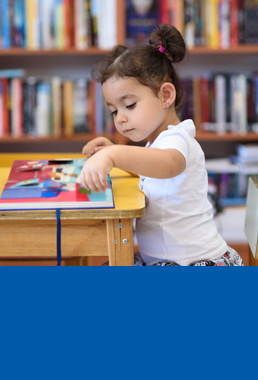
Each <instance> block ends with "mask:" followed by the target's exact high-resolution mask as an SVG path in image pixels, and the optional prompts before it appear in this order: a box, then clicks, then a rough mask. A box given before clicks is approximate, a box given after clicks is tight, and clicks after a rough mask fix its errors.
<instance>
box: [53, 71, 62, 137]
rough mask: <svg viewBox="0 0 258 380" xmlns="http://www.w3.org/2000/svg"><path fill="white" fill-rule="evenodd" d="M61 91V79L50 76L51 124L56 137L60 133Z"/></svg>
mask: <svg viewBox="0 0 258 380" xmlns="http://www.w3.org/2000/svg"><path fill="white" fill-rule="evenodd" d="M61 99H62V92H61V79H60V78H59V77H54V78H52V124H53V135H54V136H56V137H58V136H61V134H62V119H61V112H62V109H61V107H62V105H61Z"/></svg>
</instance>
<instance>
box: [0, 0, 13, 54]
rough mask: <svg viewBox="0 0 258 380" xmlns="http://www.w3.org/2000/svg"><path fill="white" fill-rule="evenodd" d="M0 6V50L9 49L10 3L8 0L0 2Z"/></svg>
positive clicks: (0, 0)
mask: <svg viewBox="0 0 258 380" xmlns="http://www.w3.org/2000/svg"><path fill="white" fill-rule="evenodd" d="M0 5H1V9H0V17H1V22H0V24H1V34H2V48H3V49H9V48H10V47H11V27H10V12H9V10H10V2H9V0H0Z"/></svg>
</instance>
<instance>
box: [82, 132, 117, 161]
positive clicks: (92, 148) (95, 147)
mask: <svg viewBox="0 0 258 380" xmlns="http://www.w3.org/2000/svg"><path fill="white" fill-rule="evenodd" d="M111 145H114V144H113V143H112V142H111V141H110V140H109V139H107V138H106V137H96V138H95V139H93V140H91V141H90V142H88V143H87V144H86V145H84V147H83V149H82V154H85V155H86V157H87V158H89V157H91V156H92V155H93V154H94V153H97V152H98V151H100V150H101V149H103V148H107V147H108V146H111Z"/></svg>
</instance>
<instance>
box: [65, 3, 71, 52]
mask: <svg viewBox="0 0 258 380" xmlns="http://www.w3.org/2000/svg"><path fill="white" fill-rule="evenodd" d="M70 4H71V0H64V37H65V48H66V49H69V48H70V47H71V46H72V45H71V37H72V36H71V26H70V24H71V20H70V18H71V10H70Z"/></svg>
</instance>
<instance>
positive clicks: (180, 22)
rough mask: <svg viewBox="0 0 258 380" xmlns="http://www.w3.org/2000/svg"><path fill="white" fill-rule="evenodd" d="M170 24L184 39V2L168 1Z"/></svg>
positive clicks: (180, 0)
mask: <svg viewBox="0 0 258 380" xmlns="http://www.w3.org/2000/svg"><path fill="white" fill-rule="evenodd" d="M169 10H170V24H171V25H173V26H174V27H175V28H177V29H178V30H179V32H180V33H181V34H182V36H183V37H184V2H183V1H182V0H169Z"/></svg>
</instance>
